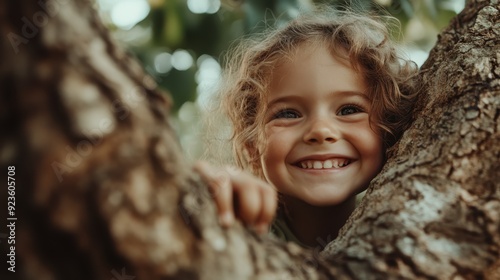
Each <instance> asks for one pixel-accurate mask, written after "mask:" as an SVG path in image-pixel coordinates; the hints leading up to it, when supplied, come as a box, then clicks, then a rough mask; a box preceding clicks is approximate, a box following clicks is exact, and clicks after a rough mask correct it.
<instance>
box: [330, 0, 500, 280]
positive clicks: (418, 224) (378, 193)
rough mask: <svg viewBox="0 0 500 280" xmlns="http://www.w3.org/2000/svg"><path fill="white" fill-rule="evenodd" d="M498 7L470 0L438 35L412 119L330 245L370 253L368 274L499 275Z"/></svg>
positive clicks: (358, 258)
mask: <svg viewBox="0 0 500 280" xmlns="http://www.w3.org/2000/svg"><path fill="white" fill-rule="evenodd" d="M499 8H500V4H499V1H496V0H495V1H480V0H478V1H469V3H468V4H467V6H466V8H465V9H464V11H463V12H462V13H461V14H460V15H458V16H457V17H456V18H455V19H454V20H453V21H452V22H451V24H450V26H449V27H448V28H447V29H446V30H444V31H443V32H442V34H441V35H440V36H439V39H438V42H437V45H436V47H435V48H434V49H433V50H432V52H431V54H430V56H429V59H428V60H427V61H426V63H425V64H424V65H423V67H422V70H421V73H420V77H419V78H420V79H421V81H422V83H423V85H424V87H423V92H422V93H421V94H420V97H419V101H418V105H419V108H418V112H417V113H416V121H415V123H414V124H413V126H412V127H411V129H409V130H408V131H407V132H406V133H405V135H404V137H403V139H402V140H401V141H400V143H399V145H398V146H397V147H396V150H395V151H394V157H393V158H392V159H391V160H390V161H389V162H388V164H387V165H386V166H385V167H384V170H383V171H382V173H381V174H380V176H378V177H377V178H376V180H375V181H374V182H373V184H372V186H371V188H370V189H369V191H368V193H367V195H366V200H365V201H364V203H363V204H362V206H361V207H359V208H358V209H357V211H356V212H355V213H354V214H353V216H352V217H351V219H350V224H349V225H347V226H346V227H345V228H344V231H343V233H342V234H340V235H341V238H339V239H338V240H336V242H335V243H333V244H331V246H329V248H328V249H327V250H325V251H326V252H325V254H326V255H332V254H333V255H336V256H337V257H340V256H341V257H342V258H343V259H344V260H351V261H352V263H350V264H349V266H350V267H352V271H357V273H359V269H358V266H364V265H365V264H366V260H367V259H370V260H371V261H370V268H371V269H369V270H365V271H366V272H367V275H366V276H363V277H361V278H377V277H376V276H375V275H378V277H379V278H384V277H383V275H384V274H386V273H388V274H389V275H395V276H397V277H406V278H411V279H483V278H486V279H500V122H499V116H500V12H499ZM360 263H362V264H360ZM375 272H376V273H375ZM358 275H359V274H358Z"/></svg>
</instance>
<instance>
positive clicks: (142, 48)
mask: <svg viewBox="0 0 500 280" xmlns="http://www.w3.org/2000/svg"><path fill="white" fill-rule="evenodd" d="M464 2H465V0H355V1H354V0H322V1H320V0H97V1H96V3H97V8H98V10H99V11H100V14H101V17H102V19H103V21H104V23H105V24H106V25H107V26H108V27H109V29H110V30H112V32H113V34H114V36H115V37H116V39H117V40H118V41H120V42H122V43H123V44H124V45H125V47H126V48H128V49H129V50H130V52H131V53H132V54H133V55H135V56H136V57H137V58H138V59H139V60H140V61H141V62H142V64H143V66H144V69H145V70H146V71H147V72H148V73H149V74H150V75H151V76H152V77H153V78H154V79H155V80H156V82H157V83H158V85H159V86H160V87H161V88H162V89H163V90H164V91H166V92H168V93H170V94H171V96H172V97H173V100H174V108H173V110H172V120H173V125H174V127H175V129H176V130H177V132H178V136H179V138H180V142H181V144H182V146H183V148H184V150H185V153H186V155H187V157H188V159H197V158H199V157H200V156H201V154H202V153H203V149H204V144H205V143H203V142H204V141H203V140H202V139H203V138H202V137H201V131H203V129H202V127H201V123H202V122H201V117H200V116H203V112H204V110H205V109H204V108H205V107H206V104H207V101H208V100H210V96H211V94H212V93H213V92H214V86H215V85H216V84H217V81H218V79H219V77H220V74H221V68H222V67H223V66H222V65H221V62H222V57H223V55H224V51H225V50H227V48H228V47H229V46H230V44H231V43H233V42H234V41H235V40H237V39H238V38H240V37H241V36H244V35H249V34H251V33H254V32H260V31H262V30H263V29H264V28H266V26H273V25H274V24H282V23H285V22H287V21H288V20H290V19H292V18H294V17H295V16H296V15H297V14H298V13H299V11H300V10H304V9H305V10H307V9H310V8H311V6H312V5H313V4H314V3H326V4H328V5H333V6H336V7H345V6H349V7H351V8H352V9H354V10H361V11H372V12H375V13H384V14H386V13H389V14H391V15H393V16H394V17H396V18H397V19H398V20H399V21H400V24H401V31H402V33H401V34H400V35H397V36H395V37H394V39H395V40H398V41H399V42H400V43H401V44H403V45H404V50H405V53H406V55H407V56H408V57H409V58H410V59H412V60H414V61H415V62H416V63H417V64H418V65H419V66H420V65H422V63H423V62H424V61H425V60H426V58H427V55H428V52H429V50H430V49H431V48H432V47H433V46H434V44H435V42H436V40H437V34H438V33H439V32H440V30H442V29H443V28H444V27H446V25H447V24H448V23H449V21H450V20H451V18H453V17H454V16H455V15H456V14H457V13H459V12H460V11H461V10H462V9H463V7H464ZM395 34H397V33H395Z"/></svg>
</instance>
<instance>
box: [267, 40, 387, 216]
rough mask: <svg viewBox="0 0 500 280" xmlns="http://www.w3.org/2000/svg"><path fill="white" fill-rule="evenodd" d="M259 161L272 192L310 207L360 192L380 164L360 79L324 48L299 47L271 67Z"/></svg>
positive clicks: (377, 141) (380, 150)
mask: <svg viewBox="0 0 500 280" xmlns="http://www.w3.org/2000/svg"><path fill="white" fill-rule="evenodd" d="M276 70H277V71H276V72H275V75H274V77H273V83H272V84H271V92H270V93H269V95H268V98H267V104H268V108H269V109H268V110H267V111H266V113H265V122H266V123H265V138H264V139H265V141H266V142H265V144H266V149H265V151H264V152H263V154H262V156H261V164H262V167H263V171H264V175H265V177H266V179H267V180H268V181H269V182H271V183H273V184H274V185H275V186H276V188H277V189H278V191H279V192H281V193H282V194H284V195H288V196H292V197H295V198H298V199H300V200H303V201H305V202H307V203H309V204H312V205H316V206H326V205H335V204H339V203H341V202H343V201H345V200H347V199H348V198H350V197H353V196H354V195H355V194H357V193H358V192H359V191H362V190H364V189H365V188H366V187H367V186H368V184H369V182H370V181H371V180H372V179H373V177H375V175H376V174H377V173H378V172H379V171H380V169H381V167H382V164H383V153H384V150H383V145H382V139H381V137H380V136H379V135H378V134H377V133H376V132H375V131H373V130H372V128H371V127H370V123H369V112H370V101H369V99H368V96H367V88H366V85H365V82H364V81H363V79H362V77H361V76H360V75H359V74H358V73H356V72H355V71H354V69H353V68H352V67H351V66H350V65H347V64H346V63H345V62H341V61H340V60H338V59H337V58H335V57H333V56H332V55H331V54H330V52H329V51H328V50H327V49H326V48H325V47H317V48H303V49H302V50H299V51H298V53H297V55H295V56H294V58H293V61H292V62H289V63H287V64H285V65H283V66H281V67H280V68H279V69H276Z"/></svg>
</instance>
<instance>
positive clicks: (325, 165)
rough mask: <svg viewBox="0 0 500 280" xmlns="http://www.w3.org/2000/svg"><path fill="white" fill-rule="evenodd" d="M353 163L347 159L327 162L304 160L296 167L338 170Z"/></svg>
mask: <svg viewBox="0 0 500 280" xmlns="http://www.w3.org/2000/svg"><path fill="white" fill-rule="evenodd" d="M351 162H353V161H352V160H351V159H347V158H332V159H327V160H303V161H299V162H297V163H295V164H294V165H295V166H297V167H299V168H303V169H338V168H342V167H346V166H348V165H349V164H351Z"/></svg>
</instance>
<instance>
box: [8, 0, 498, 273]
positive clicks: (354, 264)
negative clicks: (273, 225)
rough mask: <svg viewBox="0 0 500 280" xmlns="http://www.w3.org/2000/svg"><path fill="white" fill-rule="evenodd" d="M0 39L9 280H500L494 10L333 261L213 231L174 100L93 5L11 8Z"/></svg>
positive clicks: (453, 29)
mask: <svg viewBox="0 0 500 280" xmlns="http://www.w3.org/2000/svg"><path fill="white" fill-rule="evenodd" d="M43 14H45V17H44V16H43ZM44 18H45V20H44ZM0 28H1V30H2V31H1V32H2V37H1V40H2V41H1V45H0V47H1V48H2V49H1V53H0V55H1V59H0V61H2V63H0V89H1V95H0V108H1V110H0V122H1V127H0V129H1V137H0V145H1V146H0V165H1V170H7V166H16V176H17V180H18V181H17V184H16V186H17V188H16V206H17V208H16V215H17V216H16V217H17V218H18V221H17V223H16V225H17V227H16V261H17V265H16V271H17V272H16V273H15V274H13V273H11V272H9V271H7V270H6V269H3V268H2V271H1V272H0V275H1V276H2V279H12V278H14V277H17V278H21V279H167V278H168V279H334V278H335V279H400V278H411V279H419V278H421V279H482V278H484V279H500V261H499V259H500V253H499V252H500V175H499V174H500V172H499V170H500V168H499V167H500V166H499V160H498V159H499V156H500V132H499V130H500V123H499V116H500V66H499V64H500V53H499V49H500V42H499V38H500V36H499V35H500V34H499V33H500V12H499V2H498V0H490V1H486V0H475V1H471V2H470V3H469V4H468V6H467V7H466V9H465V10H464V12H463V13H461V14H460V15H459V16H458V17H457V18H456V19H455V20H454V21H453V22H452V24H451V25H450V27H449V28H448V29H447V30H445V31H444V32H443V33H442V35H441V36H440V40H439V42H438V44H437V46H436V48H435V49H434V50H433V52H432V53H431V56H430V58H429V60H428V62H427V63H426V64H425V66H424V68H423V70H422V73H421V76H420V78H421V81H422V83H423V85H424V89H425V90H424V91H423V93H422V94H421V96H420V101H419V110H418V114H417V118H416V122H415V123H414V125H413V127H412V128H411V129H410V130H409V131H407V133H406V134H405V136H404V138H403V139H402V141H401V142H400V144H399V145H398V146H397V148H396V149H395V151H394V156H393V157H392V158H391V160H390V161H389V163H388V164H387V165H386V166H385V168H384V170H383V171H382V173H381V174H380V175H379V176H378V177H377V179H376V180H375V181H374V183H373V184H372V186H371V188H370V189H369V191H368V194H367V195H366V198H365V200H364V201H363V203H362V206H360V207H359V208H358V209H357V211H356V212H355V213H354V215H353V216H352V217H351V219H350V221H349V223H348V224H347V225H346V227H344V229H343V231H342V233H341V237H340V238H339V239H337V240H336V241H335V242H333V243H331V244H330V245H329V246H328V248H327V249H326V250H325V252H323V253H322V256H320V254H319V251H318V250H303V249H301V248H299V247H298V246H296V245H294V244H282V243H278V242H275V241H272V240H269V239H267V238H264V237H261V236H257V235H255V234H254V233H252V232H251V231H248V230H246V229H244V228H243V227H241V226H239V225H237V226H235V227H234V228H231V229H229V230H223V229H221V228H220V227H219V226H218V224H217V220H216V219H215V207H214V205H213V203H212V200H211V197H210V194H209V193H208V192H207V191H206V188H205V186H204V185H203V184H202V183H201V182H200V180H199V178H198V177H197V176H196V175H195V174H193V172H192V171H191V169H190V167H189V165H188V164H187V163H186V162H185V161H184V159H183V155H182V153H181V151H180V147H179V145H178V142H177V138H176V136H175V133H174V132H173V130H172V128H171V126H170V125H169V123H168V108H169V106H170V100H169V99H168V98H167V97H166V95H165V94H163V93H161V92H160V91H159V90H158V89H157V88H156V85H155V83H154V81H153V80H152V79H151V78H150V77H148V76H147V75H145V74H144V72H143V70H142V68H141V66H140V65H139V64H138V63H137V62H136V61H135V60H134V59H132V58H131V56H130V55H128V54H127V53H126V52H125V51H124V50H123V48H121V47H120V46H119V45H118V44H117V43H116V42H114V41H113V40H112V38H111V37H110V35H109V33H108V31H107V30H106V29H105V28H104V27H103V26H102V24H101V23H100V21H99V19H98V17H97V14H96V12H95V10H94V9H93V8H92V2H89V1H83V0H82V1H69V0H52V1H46V2H45V1H41V2H38V3H36V2H33V1H27V0H21V1H3V2H1V3H0ZM5 173H6V172H3V171H2V174H1V175H0V176H2V178H4V177H3V176H6V175H5ZM4 182H5V181H4ZM4 195H5V192H2V194H1V196H2V197H3V196H4ZM3 200H4V201H5V200H6V199H3ZM2 215H4V214H2ZM3 220H5V219H3ZM325 242H327V241H325ZM6 250H7V248H6V246H4V243H2V255H3V256H5V255H6V254H7V253H8V251H6ZM3 263H4V264H5V262H3ZM6 277H8V278H6Z"/></svg>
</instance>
